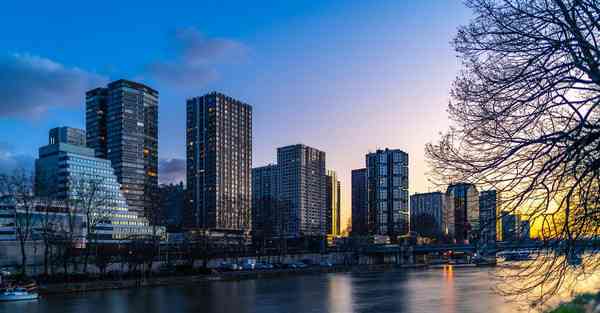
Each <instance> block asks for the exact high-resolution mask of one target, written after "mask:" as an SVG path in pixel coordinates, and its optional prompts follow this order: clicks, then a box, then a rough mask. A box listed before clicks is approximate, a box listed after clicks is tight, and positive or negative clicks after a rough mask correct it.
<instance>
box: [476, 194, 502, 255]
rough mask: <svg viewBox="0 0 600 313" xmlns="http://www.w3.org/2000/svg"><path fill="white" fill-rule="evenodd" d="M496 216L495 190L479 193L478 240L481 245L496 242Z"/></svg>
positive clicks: (496, 200) (496, 201)
mask: <svg viewBox="0 0 600 313" xmlns="http://www.w3.org/2000/svg"><path fill="white" fill-rule="evenodd" d="M497 215H498V199H497V193H496V190H486V191H482V192H480V193H479V233H480V235H479V239H480V241H481V242H483V243H495V242H496V236H497V234H496V224H497V223H496V217H497Z"/></svg>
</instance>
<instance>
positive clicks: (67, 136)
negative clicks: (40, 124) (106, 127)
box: [48, 126, 86, 146]
mask: <svg viewBox="0 0 600 313" xmlns="http://www.w3.org/2000/svg"><path fill="white" fill-rule="evenodd" d="M85 136H86V135H85V131H84V130H83V129H79V128H73V127H66V126H63V127H56V128H52V129H51V130H50V132H49V133H48V142H49V143H50V144H54V143H59V142H61V143H68V144H72V145H75V146H85V142H86V140H85Z"/></svg>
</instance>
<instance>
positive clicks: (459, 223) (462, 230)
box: [446, 183, 479, 243]
mask: <svg viewBox="0 0 600 313" xmlns="http://www.w3.org/2000/svg"><path fill="white" fill-rule="evenodd" d="M446 194H447V195H448V196H449V197H452V201H453V202H454V205H453V206H454V231H455V235H454V237H455V239H456V241H457V242H458V243H463V242H467V241H471V240H476V239H478V237H479V192H478V191H477V188H476V187H475V185H473V184H469V183H456V184H452V185H450V186H448V189H447V190H446Z"/></svg>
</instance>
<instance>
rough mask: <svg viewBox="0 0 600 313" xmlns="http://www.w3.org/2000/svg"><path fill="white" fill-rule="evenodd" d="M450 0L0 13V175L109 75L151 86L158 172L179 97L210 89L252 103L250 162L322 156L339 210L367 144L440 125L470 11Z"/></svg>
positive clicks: (407, 142)
mask: <svg viewBox="0 0 600 313" xmlns="http://www.w3.org/2000/svg"><path fill="white" fill-rule="evenodd" d="M469 18H470V12H469V11H468V10H467V9H466V8H465V7H464V5H463V4H462V2H460V1H450V0H447V1H446V0H431V1H397V0H396V1H386V0H381V1H260V3H255V2H247V1H224V0H221V1H177V2H165V1H160V2H158V1H157V2H156V3H153V2H152V1H136V0H130V1H111V0H107V1H102V2H101V4H96V5H91V4H89V3H88V2H85V1H78V2H74V1H73V2H71V1H44V2H41V1H40V3H36V4H35V5H31V4H29V3H28V2H26V1H19V2H17V1H10V2H8V3H4V4H3V10H2V13H0V38H2V40H1V41H0V134H2V135H0V171H6V170H8V169H10V168H14V167H19V166H24V165H28V164H31V162H32V160H33V158H35V157H36V156H37V149H38V148H39V147H40V146H42V145H44V144H46V141H47V131H48V129H50V128H52V127H56V126H72V127H80V128H85V120H84V112H85V91H86V90H89V89H91V88H94V87H99V86H102V85H105V84H106V83H107V82H110V81H112V80H117V79H121V78H125V79H130V80H135V81H139V82H142V83H145V84H147V85H149V86H151V87H153V88H154V89H157V90H158V91H159V93H160V100H159V102H160V104H159V158H160V166H159V167H160V170H159V177H160V180H161V181H163V182H167V181H176V180H181V179H185V162H184V158H185V100H186V99H187V98H189V97H193V96H201V95H203V94H206V93H208V92H210V91H220V92H223V93H225V94H227V95H229V96H231V97H234V98H237V99H239V100H241V101H244V102H246V103H248V104H251V105H252V106H253V110H254V112H253V118H254V120H253V165H254V166H261V165H265V164H268V163H275V161H276V149H277V147H281V146H285V145H290V144H296V143H304V144H306V145H309V146H313V147H315V148H318V149H321V150H323V151H325V152H326V164H327V168H329V169H333V170H335V171H336V172H337V173H338V176H339V177H340V180H341V184H342V221H343V223H345V222H346V221H347V220H348V218H349V217H350V211H351V208H350V196H351V188H350V182H351V179H350V173H351V170H352V169H355V168H361V167H364V165H365V154H366V153H368V152H369V151H374V150H376V149H378V148H386V147H388V148H399V149H402V150H404V151H406V152H408V153H409V157H410V164H409V171H410V177H409V181H410V182H409V184H410V193H411V194H412V193H415V192H427V191H433V190H435V187H434V186H433V185H432V184H430V183H429V182H428V180H427V171H428V169H427V165H426V160H425V158H424V148H425V144H427V143H428V142H432V141H435V140H436V139H437V138H438V137H439V133H440V132H442V131H445V130H446V129H447V128H448V126H449V121H448V117H447V113H446V107H447V104H448V101H449V90H450V88H451V84H452V81H453V79H454V77H455V76H456V75H457V73H458V71H459V69H460V62H459V61H458V60H457V58H456V53H455V52H454V51H453V49H452V47H451V44H450V42H451V40H452V38H453V37H454V35H455V34H456V30H457V27H458V26H459V25H464V24H466V23H467V22H468V21H469Z"/></svg>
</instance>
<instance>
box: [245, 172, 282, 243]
mask: <svg viewBox="0 0 600 313" xmlns="http://www.w3.org/2000/svg"><path fill="white" fill-rule="evenodd" d="M278 177H279V175H278V169H277V165H274V164H270V165H266V166H261V167H256V168H253V169H252V231H253V232H254V235H255V236H256V237H260V238H271V237H274V236H279V235H280V234H282V233H283V232H284V230H283V229H282V226H283V225H282V223H281V222H282V220H283V216H281V211H280V210H278V206H277V204H278V193H277V188H278V184H279V179H278Z"/></svg>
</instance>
